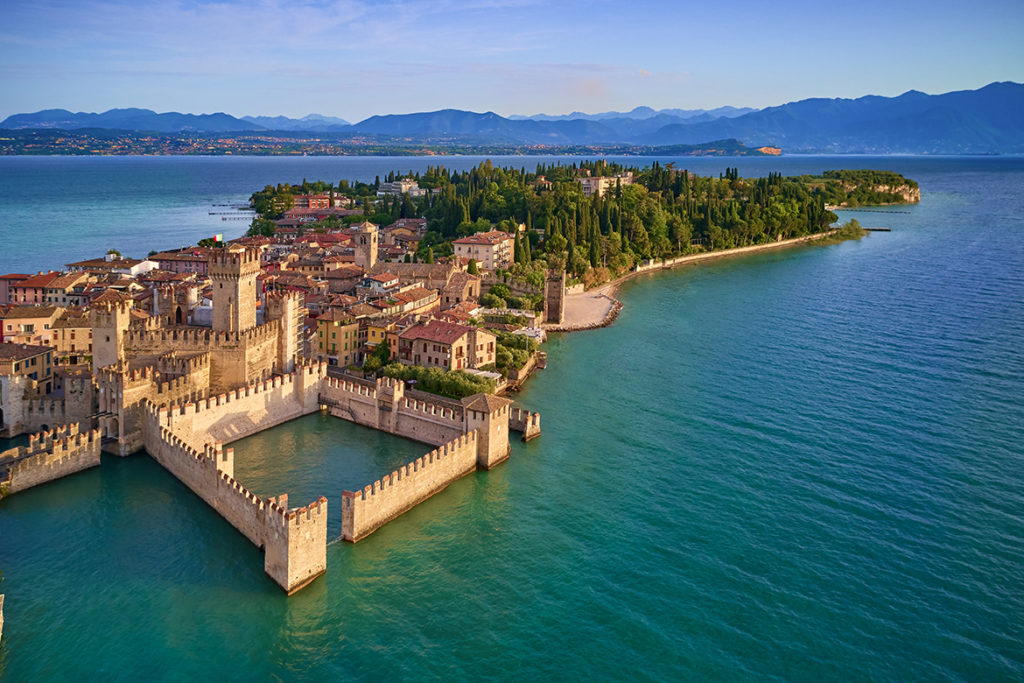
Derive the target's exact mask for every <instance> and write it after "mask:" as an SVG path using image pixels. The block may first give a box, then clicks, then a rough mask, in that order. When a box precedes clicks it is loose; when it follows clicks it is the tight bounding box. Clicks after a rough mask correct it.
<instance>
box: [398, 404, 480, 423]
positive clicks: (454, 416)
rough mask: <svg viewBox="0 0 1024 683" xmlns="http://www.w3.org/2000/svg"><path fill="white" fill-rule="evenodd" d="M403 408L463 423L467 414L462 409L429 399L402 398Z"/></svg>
mask: <svg viewBox="0 0 1024 683" xmlns="http://www.w3.org/2000/svg"><path fill="white" fill-rule="evenodd" d="M401 406H402V409H403V410H405V411H408V412H414V413H421V414H423V415H427V416H430V417H434V418H439V419H442V420H449V421H451V422H457V423H459V424H462V422H463V420H464V419H465V414H464V413H463V411H462V410H459V409H456V408H449V407H448V406H445V405H441V404H438V403H431V402H427V401H420V400H418V399H415V398H409V397H405V398H403V399H402V404H401Z"/></svg>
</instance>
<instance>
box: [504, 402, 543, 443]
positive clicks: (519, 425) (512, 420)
mask: <svg viewBox="0 0 1024 683" xmlns="http://www.w3.org/2000/svg"><path fill="white" fill-rule="evenodd" d="M508 428H509V429H511V430H515V431H517V432H520V433H521V434H522V435H523V441H529V440H531V439H536V438H537V437H538V436H540V413H531V412H530V411H529V410H524V409H522V408H510V409H509V415H508Z"/></svg>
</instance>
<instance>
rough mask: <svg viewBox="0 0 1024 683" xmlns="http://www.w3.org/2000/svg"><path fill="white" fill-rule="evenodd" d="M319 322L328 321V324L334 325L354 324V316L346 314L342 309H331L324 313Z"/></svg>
mask: <svg viewBox="0 0 1024 683" xmlns="http://www.w3.org/2000/svg"><path fill="white" fill-rule="evenodd" d="M317 320H326V321H327V322H334V323H346V322H352V316H351V315H349V314H348V313H345V312H344V311H343V310H341V309H340V308H329V309H327V311H326V312H325V313H323V314H322V315H321V316H320V317H319V318H317Z"/></svg>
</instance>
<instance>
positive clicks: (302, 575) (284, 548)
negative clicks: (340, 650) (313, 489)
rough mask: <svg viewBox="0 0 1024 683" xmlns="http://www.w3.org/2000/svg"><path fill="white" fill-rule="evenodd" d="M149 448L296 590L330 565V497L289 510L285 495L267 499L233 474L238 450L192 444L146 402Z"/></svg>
mask: <svg viewBox="0 0 1024 683" xmlns="http://www.w3.org/2000/svg"><path fill="white" fill-rule="evenodd" d="M145 408H146V419H145V425H144V432H145V434H146V450H147V451H149V453H150V454H151V455H152V456H153V458H154V459H155V460H156V461H157V462H159V463H160V464H161V465H162V466H163V467H164V468H165V469H166V470H167V471H169V472H170V473H171V474H173V475H174V476H175V477H176V478H177V479H178V480H179V481H181V482H182V483H183V484H185V486H187V487H188V488H189V489H191V490H192V492H193V493H195V494H196V495H197V496H199V497H200V498H201V499H202V500H203V501H204V502H206V504H207V505H209V506H210V507H212V508H213V509H214V510H216V511H217V512H218V513H219V514H220V515H221V516H222V517H223V518H224V519H225V520H227V522H228V523H229V524H231V526H233V527H234V528H235V529H237V530H238V531H239V532H240V533H241V534H242V535H243V536H245V537H246V538H248V539H249V540H250V541H251V542H252V543H253V544H254V545H256V546H257V547H260V548H262V549H263V550H264V565H263V568H264V571H265V572H266V573H267V574H268V575H269V576H270V578H272V579H273V580H274V581H275V582H276V583H277V584H278V585H279V586H281V588H283V589H284V590H285V591H287V592H288V594H289V595H290V594H292V593H294V592H295V591H297V590H299V589H300V588H302V587H304V586H305V585H307V584H308V583H309V582H310V581H312V580H313V579H315V578H316V577H318V576H320V575H321V574H323V573H324V572H325V571H326V570H327V499H326V498H324V497H322V496H321V497H320V498H318V499H317V500H316V501H314V502H313V503H311V504H309V505H307V506H305V507H301V508H296V509H292V510H288V509H287V508H286V507H285V505H286V504H287V496H280V497H278V498H271V499H268V500H264V499H262V498H260V497H259V496H257V495H255V494H254V493H252V492H251V491H249V490H248V489H247V488H245V486H243V485H242V484H241V483H240V482H238V481H236V480H235V479H234V477H233V476H232V473H233V470H234V451H233V449H230V448H229V449H224V448H223V447H222V446H221V444H220V443H213V444H207V445H205V446H204V447H203V448H202V450H199V449H196V448H193V447H192V446H190V445H189V444H188V443H186V442H185V441H184V440H182V439H181V438H179V437H178V436H177V435H175V434H174V433H173V432H172V431H171V430H170V429H168V428H167V427H165V426H163V425H162V424H161V422H162V418H163V415H162V414H161V412H162V411H161V410H159V409H158V408H157V407H156V406H155V405H153V404H152V403H147V404H146V407H145Z"/></svg>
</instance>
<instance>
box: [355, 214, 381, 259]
mask: <svg viewBox="0 0 1024 683" xmlns="http://www.w3.org/2000/svg"><path fill="white" fill-rule="evenodd" d="M353 242H354V244H355V250H356V265H357V266H360V267H361V268H362V269H363V270H365V271H369V270H370V269H371V268H373V266H374V264H376V263H377V226H376V225H374V224H373V223H370V222H369V221H366V222H363V223H360V224H359V225H357V226H356V236H355V240H353Z"/></svg>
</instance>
